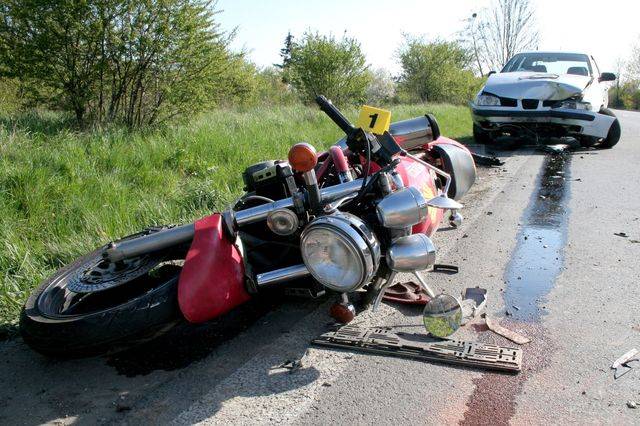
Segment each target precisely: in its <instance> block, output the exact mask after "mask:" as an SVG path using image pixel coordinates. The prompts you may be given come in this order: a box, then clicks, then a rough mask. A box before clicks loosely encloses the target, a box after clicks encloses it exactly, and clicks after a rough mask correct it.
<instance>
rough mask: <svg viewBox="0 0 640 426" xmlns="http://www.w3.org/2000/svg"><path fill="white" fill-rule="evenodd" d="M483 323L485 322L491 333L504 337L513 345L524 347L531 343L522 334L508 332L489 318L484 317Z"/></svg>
mask: <svg viewBox="0 0 640 426" xmlns="http://www.w3.org/2000/svg"><path fill="white" fill-rule="evenodd" d="M485 321H486V322H487V327H489V330H491V331H493V332H494V333H496V334H499V335H500V336H502V337H505V338H507V339H509V340H511V341H512V342H514V343H517V344H519V345H524V344H526V343H529V342H531V339H529V338H527V337H524V336H523V335H522V334H519V333H516V332H515V331H512V330H509V329H508V328H506V327H503V326H501V325H500V324H498V323H497V322H496V321H494V320H493V319H491V318H489V317H485Z"/></svg>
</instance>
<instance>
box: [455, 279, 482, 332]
mask: <svg viewBox="0 0 640 426" xmlns="http://www.w3.org/2000/svg"><path fill="white" fill-rule="evenodd" d="M486 304H487V290H486V289H484V288H480V287H470V288H467V289H465V291H464V294H463V295H462V303H460V306H461V307H462V323H461V325H465V324H467V323H468V322H470V321H472V320H473V319H475V318H476V317H478V316H480V315H481V314H482V313H483V312H484V307H485V306H486Z"/></svg>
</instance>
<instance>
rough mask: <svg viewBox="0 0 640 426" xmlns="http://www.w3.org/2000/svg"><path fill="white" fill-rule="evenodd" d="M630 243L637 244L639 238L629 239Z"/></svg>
mask: <svg viewBox="0 0 640 426" xmlns="http://www.w3.org/2000/svg"><path fill="white" fill-rule="evenodd" d="M629 242H630V243H631V244H639V243H640V240H629Z"/></svg>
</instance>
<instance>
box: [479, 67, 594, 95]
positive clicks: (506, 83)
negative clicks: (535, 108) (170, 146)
mask: <svg viewBox="0 0 640 426" xmlns="http://www.w3.org/2000/svg"><path fill="white" fill-rule="evenodd" d="M591 81H592V78H591V77H589V76H582V75H573V74H549V73H539V72H527V71H520V72H505V73H498V74H493V75H491V76H489V79H488V80H487V83H486V84H485V86H484V89H483V91H484V92H488V93H491V94H493V95H496V96H500V97H505V98H514V99H538V100H542V101H546V100H550V101H556V100H563V99H567V98H570V97H572V96H574V95H577V94H580V93H581V92H582V91H583V90H584V89H585V88H587V86H589V84H591Z"/></svg>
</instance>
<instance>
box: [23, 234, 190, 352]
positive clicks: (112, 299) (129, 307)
mask: <svg viewBox="0 0 640 426" xmlns="http://www.w3.org/2000/svg"><path fill="white" fill-rule="evenodd" d="M152 232H153V231H152ZM137 235H140V234H137ZM132 237H134V236H132ZM128 238H130V237H128ZM103 249H104V247H103V248H100V249H97V250H95V251H94V252H92V253H89V254H87V255H85V256H83V257H81V258H79V259H77V260H75V261H74V262H72V263H71V264H69V265H67V266H66V267H64V268H62V269H60V270H58V271H57V272H56V273H55V274H54V275H53V276H51V277H50V278H49V279H47V280H46V281H45V282H43V283H42V284H41V285H40V287H38V289H36V290H35V291H34V292H33V293H32V294H31V296H30V297H29V299H28V300H27V302H26V304H25V306H24V308H23V310H22V313H21V316H20V333H21V334H22V337H23V339H24V341H25V343H27V345H29V346H30V347H31V348H32V349H34V350H36V351H37V352H40V353H41V354H43V355H46V356H51V357H64V358H75V357H81V356H90V355H96V354H99V353H104V352H115V351H118V350H120V349H123V348H125V347H127V346H131V345H133V344H136V343H139V342H143V341H146V340H149V339H151V338H153V337H156V336H158V335H160V334H162V333H163V332H166V331H168V330H169V329H170V328H172V327H173V326H174V325H176V324H177V323H178V322H180V321H181V319H182V316H181V314H180V310H179V307H178V301H177V289H178V278H179V274H180V271H181V269H182V268H181V266H179V265H177V264H175V262H176V261H177V262H179V260H178V259H180V258H182V259H184V255H185V253H186V248H184V247H181V248H179V249H178V248H176V249H174V250H167V251H163V252H159V253H150V254H147V255H145V256H144V258H145V259H146V262H147V265H155V266H154V268H153V269H151V270H149V271H147V272H145V273H144V274H142V275H140V274H138V275H137V276H136V274H135V273H134V274H131V271H127V270H126V266H125V269H122V268H121V269H120V270H119V271H118V270H117V269H114V270H115V271H116V272H113V274H118V273H119V274H121V275H122V278H121V281H123V282H121V283H120V284H118V285H117V286H114V287H113V288H108V289H106V290H105V289H102V290H97V291H94V292H91V291H87V290H85V291H84V292H82V293H77V292H74V291H72V290H69V288H68V287H69V285H70V283H72V282H73V279H77V277H78V276H79V275H80V274H86V271H87V269H86V268H87V265H99V264H100V262H104V260H103V259H102V252H103ZM174 259H175V260H174ZM172 262H174V263H172ZM138 266H139V265H138ZM96 267H97V266H96ZM83 270H84V272H83ZM123 271H124V272H123ZM91 273H93V271H91ZM127 274H129V275H127ZM131 275H134V276H133V277H132V278H131V279H128V278H127V277H128V276H131Z"/></svg>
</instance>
